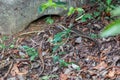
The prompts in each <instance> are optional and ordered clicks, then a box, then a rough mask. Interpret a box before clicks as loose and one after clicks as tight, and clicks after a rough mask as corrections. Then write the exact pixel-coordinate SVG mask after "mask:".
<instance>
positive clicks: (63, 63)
mask: <svg viewBox="0 0 120 80" xmlns="http://www.w3.org/2000/svg"><path fill="white" fill-rule="evenodd" d="M59 64H60V66H61V67H67V66H68V65H69V63H67V62H65V61H64V60H62V59H60V60H59Z"/></svg>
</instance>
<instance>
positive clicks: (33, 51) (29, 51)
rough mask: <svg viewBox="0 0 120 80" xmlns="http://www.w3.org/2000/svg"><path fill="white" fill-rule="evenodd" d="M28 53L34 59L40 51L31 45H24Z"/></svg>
mask: <svg viewBox="0 0 120 80" xmlns="http://www.w3.org/2000/svg"><path fill="white" fill-rule="evenodd" d="M22 47H23V49H24V50H25V51H26V53H27V54H28V55H29V56H30V60H31V61H32V60H34V59H35V57H37V56H38V52H37V51H36V50H35V49H34V48H31V47H29V46H22Z"/></svg>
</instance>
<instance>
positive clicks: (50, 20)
mask: <svg viewBox="0 0 120 80" xmlns="http://www.w3.org/2000/svg"><path fill="white" fill-rule="evenodd" d="M45 22H46V23H48V24H53V23H54V20H53V19H52V18H51V17H47V18H46V19H45Z"/></svg>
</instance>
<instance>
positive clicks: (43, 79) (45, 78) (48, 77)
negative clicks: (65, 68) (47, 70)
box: [40, 75, 58, 80]
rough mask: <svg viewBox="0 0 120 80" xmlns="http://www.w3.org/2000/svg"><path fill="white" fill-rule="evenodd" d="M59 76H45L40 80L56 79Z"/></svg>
mask: <svg viewBox="0 0 120 80" xmlns="http://www.w3.org/2000/svg"><path fill="white" fill-rule="evenodd" d="M56 77H58V75H45V76H43V77H41V78H40V80H50V78H56Z"/></svg>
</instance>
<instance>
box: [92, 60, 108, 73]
mask: <svg viewBox="0 0 120 80" xmlns="http://www.w3.org/2000/svg"><path fill="white" fill-rule="evenodd" d="M107 66H108V65H107V64H106V63H105V62H104V61H102V62H101V63H100V64H98V65H97V66H95V67H94V69H97V70H99V71H101V70H102V69H105V68H106V67H107Z"/></svg>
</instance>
